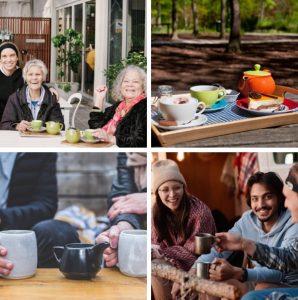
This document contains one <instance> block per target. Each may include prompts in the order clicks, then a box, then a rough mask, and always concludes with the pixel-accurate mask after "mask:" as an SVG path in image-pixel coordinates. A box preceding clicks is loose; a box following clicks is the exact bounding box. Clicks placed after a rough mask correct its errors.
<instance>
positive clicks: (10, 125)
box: [0, 86, 64, 130]
mask: <svg viewBox="0 0 298 300" xmlns="http://www.w3.org/2000/svg"><path fill="white" fill-rule="evenodd" d="M26 87H27V86H23V87H22V88H21V89H19V90H17V91H16V92H15V93H14V94H12V95H11V96H10V97H9V98H8V102H7V104H6V107H5V110H4V113H3V116H2V120H1V128H0V129H2V130H14V129H16V125H17V123H20V122H21V121H22V120H25V121H29V122H30V121H32V120H33V115H32V112H31V110H30V108H29V106H28V103H27V100H26ZM43 87H44V89H45V95H44V98H43V101H42V104H41V107H40V110H39V112H38V116H37V119H38V120H42V123H43V126H45V122H47V121H57V122H60V123H62V124H64V119H63V115H62V112H61V109H60V105H59V103H58V102H57V98H56V96H55V95H52V94H51V92H50V90H49V89H48V87H47V86H43Z"/></svg>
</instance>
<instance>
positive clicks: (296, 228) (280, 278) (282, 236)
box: [197, 210, 298, 285]
mask: <svg viewBox="0 0 298 300" xmlns="http://www.w3.org/2000/svg"><path fill="white" fill-rule="evenodd" d="M229 232H231V233H235V234H240V235H241V236H243V237H245V238H247V239H250V240H253V241H255V242H259V243H263V244H266V245H268V246H271V247H272V246H274V247H280V248H284V247H288V246H289V245H290V244H292V243H293V241H294V239H295V237H296V236H297V232H298V224H293V222H292V220H291V214H290V212H289V211H288V210H286V211H284V212H282V214H281V215H280V217H279V219H278V221H277V222H276V223H275V224H274V226H273V228H272V229H271V231H270V232H268V233H266V232H264V231H263V230H262V226H261V222H260V221H259V220H258V218H257V217H256V216H255V214H254V213H253V212H252V211H251V210H249V211H246V212H244V213H243V215H242V217H241V218H240V219H239V220H238V221H237V222H236V223H235V225H234V227H233V228H231V229H230V230H229ZM230 254H231V252H230V251H225V252H222V253H218V252H217V251H216V250H215V249H214V248H212V250H211V253H210V254H206V255H202V256H200V257H199V258H198V260H197V261H198V262H199V261H203V262H207V261H210V262H212V261H213V259H214V258H215V257H221V258H225V259H227V258H228V257H229V255H230ZM253 263H254V264H255V267H254V268H253V269H247V275H248V277H247V280H248V281H258V282H265V281H266V282H277V283H281V282H282V283H285V284H290V285H294V284H298V271H295V272H291V273H287V274H285V273H282V272H280V271H277V270H273V269H268V268H266V267H262V266H261V265H260V264H258V263H257V261H253Z"/></svg>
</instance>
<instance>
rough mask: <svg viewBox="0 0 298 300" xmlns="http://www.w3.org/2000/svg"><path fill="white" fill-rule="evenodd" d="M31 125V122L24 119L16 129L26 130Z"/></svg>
mask: <svg viewBox="0 0 298 300" xmlns="http://www.w3.org/2000/svg"><path fill="white" fill-rule="evenodd" d="M29 127H30V122H28V121H25V120H22V121H21V122H20V123H18V124H17V126H16V130H18V131H25V130H27V129H28V128H29Z"/></svg>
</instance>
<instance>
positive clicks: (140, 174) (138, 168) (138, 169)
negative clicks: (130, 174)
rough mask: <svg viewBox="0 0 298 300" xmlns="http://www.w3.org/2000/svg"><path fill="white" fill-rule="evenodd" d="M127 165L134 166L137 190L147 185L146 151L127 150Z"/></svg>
mask: <svg viewBox="0 0 298 300" xmlns="http://www.w3.org/2000/svg"><path fill="white" fill-rule="evenodd" d="M126 155H127V166H128V167H133V168H134V179H135V184H136V186H137V188H138V190H139V191H141V190H143V189H144V188H146V187H147V175H146V174H147V153H146V152H142V153H140V152H139V153H138V152H128V153H126Z"/></svg>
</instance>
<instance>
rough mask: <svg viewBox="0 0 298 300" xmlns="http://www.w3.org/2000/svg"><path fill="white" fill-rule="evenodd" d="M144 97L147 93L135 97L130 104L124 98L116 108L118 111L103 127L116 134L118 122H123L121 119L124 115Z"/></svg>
mask: <svg viewBox="0 0 298 300" xmlns="http://www.w3.org/2000/svg"><path fill="white" fill-rule="evenodd" d="M144 98H145V95H144V94H142V95H140V96H137V97H135V98H134V99H133V100H132V101H131V102H129V103H128V104H127V103H126V101H125V100H122V101H121V103H120V104H119V105H118V107H117V108H116V112H115V114H114V116H113V118H112V119H111V120H110V121H109V122H108V123H107V124H106V125H105V126H103V127H102V129H103V130H105V131H106V132H107V133H108V134H111V135H115V132H116V128H117V126H118V124H119V123H120V122H121V120H122V119H123V117H124V116H125V115H126V114H127V113H128V112H129V111H130V110H131V109H132V107H133V106H135V105H136V104H137V103H139V102H140V101H141V100H143V99H144Z"/></svg>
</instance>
